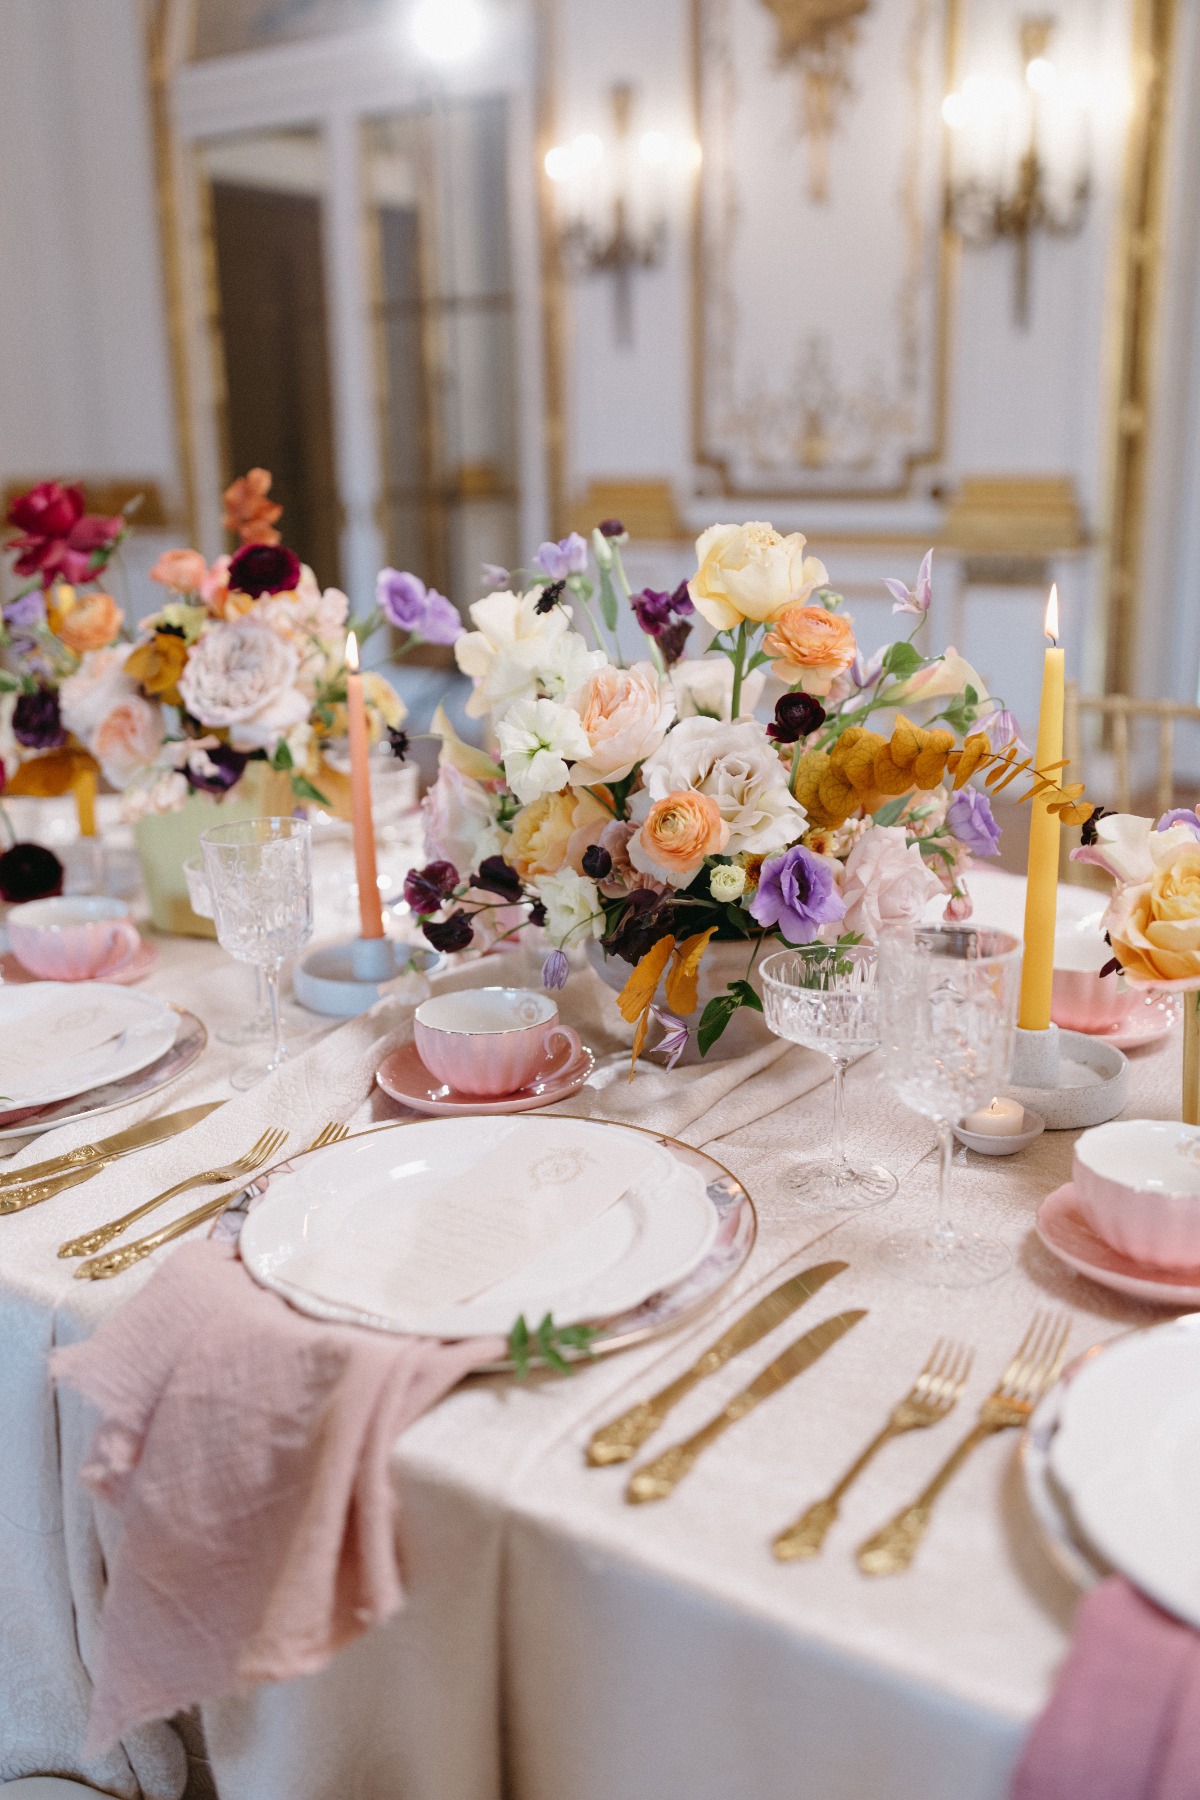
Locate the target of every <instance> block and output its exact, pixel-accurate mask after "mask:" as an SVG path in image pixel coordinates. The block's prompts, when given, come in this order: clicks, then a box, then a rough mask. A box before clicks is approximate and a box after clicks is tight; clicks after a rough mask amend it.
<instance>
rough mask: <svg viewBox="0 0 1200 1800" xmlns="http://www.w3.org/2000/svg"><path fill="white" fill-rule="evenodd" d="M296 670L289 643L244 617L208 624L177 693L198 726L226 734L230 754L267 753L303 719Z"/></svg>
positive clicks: (305, 705)
mask: <svg viewBox="0 0 1200 1800" xmlns="http://www.w3.org/2000/svg"><path fill="white" fill-rule="evenodd" d="M299 670H300V658H299V655H298V654H297V652H296V649H295V647H294V645H292V644H289V643H287V642H286V641H285V640H284V639H283V638H281V637H279V636H278V635H277V634H276V633H275V632H274V631H272V630H271V628H270V626H269V625H264V624H263V623H262V622H261V621H260V620H258V619H256V618H254V617H253V616H252V615H247V616H245V617H243V618H240V619H231V620H226V621H224V622H222V623H220V624H217V625H213V626H211V627H210V628H209V629H208V630H207V631H206V632H205V633H204V636H203V637H202V638H200V639H199V640H198V641H197V642H196V643H195V644H194V645H193V646H192V652H191V655H190V656H189V657H188V660H187V663H186V665H185V667H184V671H183V674H182V675H181V676H180V677H179V693H180V697H181V698H182V700H183V704H184V705H185V707H186V708H187V710H188V712H190V713H191V715H192V717H193V718H195V719H198V720H199V721H200V723H201V724H202V725H209V726H212V727H213V728H214V729H216V730H221V729H226V730H228V732H229V741H230V743H231V744H232V745H233V747H234V748H235V749H236V750H273V749H274V747H275V745H276V744H277V743H278V742H279V740H280V738H281V737H286V736H287V733H288V732H289V731H291V729H292V727H293V726H295V725H299V723H300V722H301V720H302V719H305V718H307V717H308V701H307V700H306V699H305V697H304V695H303V694H302V693H300V691H299V690H298V688H297V687H296V679H297V676H298V674H299Z"/></svg>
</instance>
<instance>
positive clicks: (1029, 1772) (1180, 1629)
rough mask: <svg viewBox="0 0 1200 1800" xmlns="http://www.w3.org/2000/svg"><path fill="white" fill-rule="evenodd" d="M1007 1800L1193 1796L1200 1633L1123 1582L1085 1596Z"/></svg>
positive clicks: (1197, 1794)
mask: <svg viewBox="0 0 1200 1800" xmlns="http://www.w3.org/2000/svg"><path fill="white" fill-rule="evenodd" d="M1012 1800H1200V1633H1197V1632H1195V1631H1193V1630H1192V1628H1191V1627H1190V1626H1189V1625H1184V1624H1182V1623H1181V1622H1180V1621H1179V1620H1178V1619H1173V1618H1172V1617H1171V1616H1170V1614H1169V1613H1165V1612H1160V1610H1159V1608H1158V1607H1157V1606H1155V1605H1154V1604H1153V1603H1152V1602H1151V1601H1149V1600H1147V1599H1145V1598H1144V1597H1143V1596H1142V1595H1141V1594H1140V1593H1138V1591H1137V1589H1136V1588H1134V1587H1132V1586H1131V1585H1130V1583H1129V1582H1128V1581H1126V1580H1125V1579H1124V1578H1123V1577H1122V1576H1119V1575H1118V1576H1114V1577H1113V1578H1112V1579H1111V1580H1109V1581H1106V1582H1104V1583H1103V1585H1102V1586H1101V1587H1098V1588H1097V1589H1096V1591H1095V1593H1093V1594H1090V1595H1089V1596H1088V1598H1087V1599H1086V1600H1085V1601H1084V1603H1083V1606H1082V1607H1081V1609H1080V1613H1079V1620H1078V1624H1077V1627H1076V1631H1075V1641H1074V1643H1073V1644H1072V1646H1071V1652H1070V1655H1069V1656H1068V1657H1067V1661H1066V1663H1065V1665H1064V1667H1063V1670H1062V1673H1061V1674H1060V1676H1059V1678H1058V1685H1057V1687H1056V1688H1055V1690H1054V1694H1053V1696H1052V1698H1051V1701H1050V1704H1049V1706H1048V1707H1047V1708H1046V1710H1045V1712H1044V1713H1043V1714H1042V1716H1041V1718H1040V1719H1039V1720H1038V1722H1037V1724H1036V1725H1035V1726H1034V1728H1033V1732H1032V1734H1031V1736H1030V1738H1029V1740H1028V1742H1027V1744H1026V1746H1025V1750H1024V1752H1023V1754H1022V1757H1021V1761H1020V1763H1019V1764H1018V1766H1017V1772H1016V1776H1015V1778H1014V1780H1013V1786H1012Z"/></svg>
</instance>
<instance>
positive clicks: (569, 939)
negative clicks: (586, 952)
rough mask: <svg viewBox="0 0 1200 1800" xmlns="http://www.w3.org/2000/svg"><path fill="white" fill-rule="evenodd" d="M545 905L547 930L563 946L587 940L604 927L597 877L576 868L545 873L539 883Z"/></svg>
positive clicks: (552, 940) (551, 938)
mask: <svg viewBox="0 0 1200 1800" xmlns="http://www.w3.org/2000/svg"><path fill="white" fill-rule="evenodd" d="M537 891H538V895H539V897H540V899H541V900H542V902H543V904H544V906H545V908H546V931H547V934H548V935H549V938H550V941H551V943H553V944H556V945H557V946H558V948H559V949H560V950H561V949H562V948H563V947H564V945H566V944H584V943H586V942H587V940H588V938H594V937H595V938H598V937H599V936H600V934H601V932H602V931H603V930H604V908H603V907H602V906H601V904H600V894H599V891H598V890H597V887H596V884H595V882H594V881H589V880H588V878H587V876H586V875H577V874H576V873H575V871H574V869H560V870H559V871H558V873H557V874H556V875H543V876H542V877H541V878H540V879H539V881H538V884H537Z"/></svg>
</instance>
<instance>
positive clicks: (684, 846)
mask: <svg viewBox="0 0 1200 1800" xmlns="http://www.w3.org/2000/svg"><path fill="white" fill-rule="evenodd" d="M728 842H729V827H728V825H727V824H726V823H725V821H724V819H723V818H722V817H721V809H720V807H719V806H718V805H717V803H716V801H715V800H714V799H713V797H712V795H711V794H697V793H695V792H694V791H691V790H689V791H686V792H684V793H680V794H668V795H667V796H666V798H665V799H664V800H656V801H655V803H654V805H653V806H652V807H651V808H650V811H649V812H648V813H647V814H646V817H645V819H644V820H643V822H642V827H641V830H640V831H639V832H637V833H636V835H635V836H633V837H631V838H630V840H629V860H630V862H631V863H632V864H633V866H634V868H635V869H641V870H642V871H643V872H644V873H645V874H647V875H656V876H658V878H659V879H660V880H661V881H665V882H667V883H668V884H669V885H670V886H671V887H677V888H678V887H686V886H687V884H688V882H689V881H691V880H693V879H694V877H695V876H696V874H697V873H698V871H699V869H700V866H701V864H702V863H703V861H704V859H705V857H706V856H715V855H717V854H718V853H719V852H720V851H722V850H723V849H724V848H725V846H726V844H727V843H728Z"/></svg>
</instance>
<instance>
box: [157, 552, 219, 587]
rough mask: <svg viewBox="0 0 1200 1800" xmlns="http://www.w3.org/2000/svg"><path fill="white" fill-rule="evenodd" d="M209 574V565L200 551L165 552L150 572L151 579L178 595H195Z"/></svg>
mask: <svg viewBox="0 0 1200 1800" xmlns="http://www.w3.org/2000/svg"><path fill="white" fill-rule="evenodd" d="M207 574H208V564H207V563H206V562H205V560H204V558H203V557H202V556H201V554H200V552H199V551H198V550H164V551H163V553H162V555H161V556H160V557H159V559H158V561H157V562H156V563H155V565H154V567H153V568H152V569H151V571H150V579H151V581H157V582H158V584H159V586H160V587H165V588H171V589H173V590H174V592H175V593H177V594H195V593H198V592H199V589H200V583H201V582H202V581H203V580H204V577H205V576H206V575H207Z"/></svg>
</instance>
